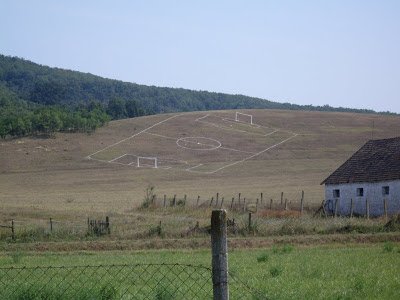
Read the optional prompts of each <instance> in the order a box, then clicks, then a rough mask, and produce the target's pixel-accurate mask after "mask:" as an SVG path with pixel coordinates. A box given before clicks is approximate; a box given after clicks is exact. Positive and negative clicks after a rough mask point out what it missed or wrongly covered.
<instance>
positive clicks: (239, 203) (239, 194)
mask: <svg viewBox="0 0 400 300" xmlns="http://www.w3.org/2000/svg"><path fill="white" fill-rule="evenodd" d="M240 195H241V194H240V193H239V200H238V201H239V207H240Z"/></svg>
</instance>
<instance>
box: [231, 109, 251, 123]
mask: <svg viewBox="0 0 400 300" xmlns="http://www.w3.org/2000/svg"><path fill="white" fill-rule="evenodd" d="M240 115H242V116H246V117H250V124H251V125H253V115H249V114H244V113H241V112H238V111H237V112H236V114H235V121H236V122H241V123H247V122H243V121H239V116H240Z"/></svg>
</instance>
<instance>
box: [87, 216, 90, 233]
mask: <svg viewBox="0 0 400 300" xmlns="http://www.w3.org/2000/svg"><path fill="white" fill-rule="evenodd" d="M87 230H88V232H90V218H89V217H88V218H87Z"/></svg>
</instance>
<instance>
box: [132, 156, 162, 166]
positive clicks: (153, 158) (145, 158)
mask: <svg viewBox="0 0 400 300" xmlns="http://www.w3.org/2000/svg"><path fill="white" fill-rule="evenodd" d="M140 159H144V160H152V161H154V165H151V164H142V165H140ZM136 166H137V167H138V168H140V167H150V168H154V169H157V168H158V159H157V157H148V156H138V157H137V162H136Z"/></svg>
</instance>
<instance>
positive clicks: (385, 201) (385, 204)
mask: <svg viewBox="0 0 400 300" xmlns="http://www.w3.org/2000/svg"><path fill="white" fill-rule="evenodd" d="M383 212H384V214H385V220H387V218H388V213H387V200H386V199H383Z"/></svg>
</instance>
